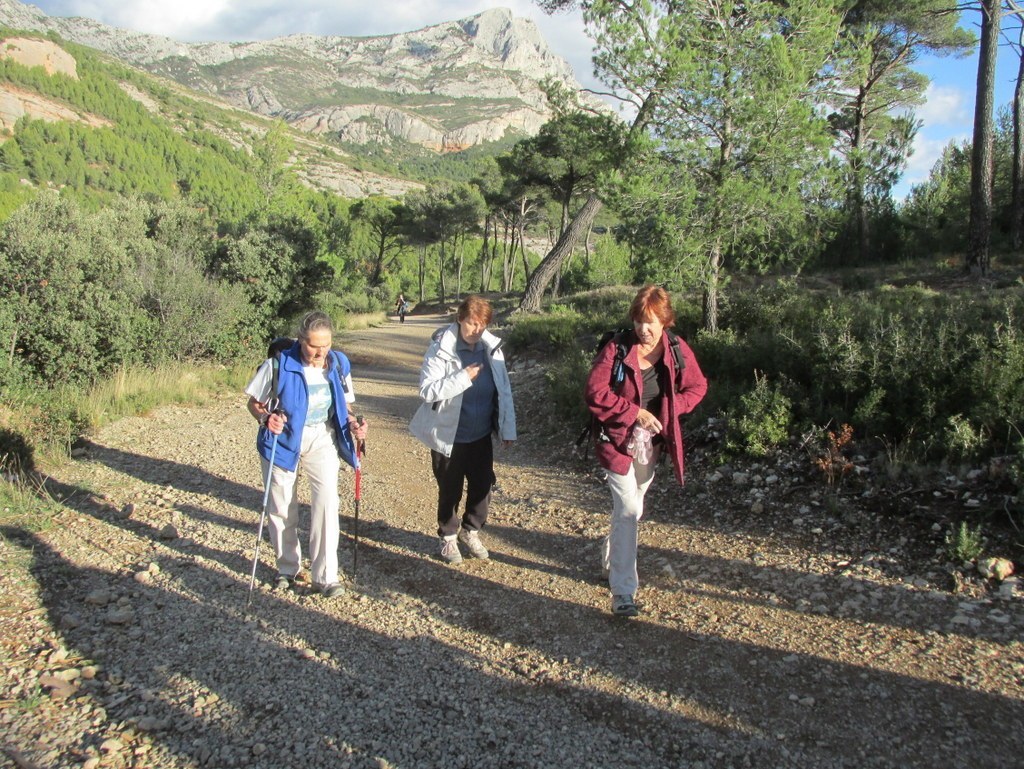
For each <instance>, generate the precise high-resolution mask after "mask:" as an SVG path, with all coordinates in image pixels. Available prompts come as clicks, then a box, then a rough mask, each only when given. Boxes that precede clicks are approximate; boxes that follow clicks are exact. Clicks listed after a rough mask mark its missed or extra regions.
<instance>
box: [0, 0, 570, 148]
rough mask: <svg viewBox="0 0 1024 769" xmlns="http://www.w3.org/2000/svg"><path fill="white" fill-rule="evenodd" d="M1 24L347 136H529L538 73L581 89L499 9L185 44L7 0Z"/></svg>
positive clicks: (456, 142) (418, 140)
mask: <svg viewBox="0 0 1024 769" xmlns="http://www.w3.org/2000/svg"><path fill="white" fill-rule="evenodd" d="M0 22H2V23H5V24H7V25H9V26H12V27H15V28H21V29H34V30H41V31H53V32H56V33H57V34H59V35H60V36H61V37H64V38H66V39H68V40H72V41H75V42H78V43H81V44H83V45H88V46H90V47H93V48H97V49H99V50H102V51H105V52H107V53H110V54H112V55H114V56H116V57H118V58H120V59H122V60H124V61H126V62H128V63H131V64H134V65H136V66H139V67H142V68H145V69H147V70H149V71H151V72H154V73H156V74H160V75H163V76H166V77H170V78H172V79H174V80H177V81H178V82H180V83H182V84H183V85H186V86H187V87H189V88H190V89H194V90H198V91H200V92H205V93H207V94H210V95H214V96H217V97H218V98H219V99H222V100H225V101H227V102H228V103H230V104H233V105H235V106H238V107H242V108H245V109H248V110H253V111H255V112H258V113H260V114H262V115H266V116H270V117H280V118H282V119H284V120H286V121H288V122H289V123H291V124H293V125H295V126H296V127H299V128H302V129H304V130H308V131H312V132H315V133H318V134H321V135H326V137H330V138H337V139H338V140H340V141H344V142H351V143H366V142H385V141H391V140H402V141H407V142H412V143H414V144H419V145H422V146H424V147H427V148H430V149H433V150H437V151H450V150H456V149H463V148H465V147H469V146H472V145H475V144H479V143H481V142H486V141H494V140H499V139H502V138H505V137H509V136H519V135H531V134H533V133H535V132H536V131H537V129H538V128H539V127H540V126H541V125H543V123H544V122H545V121H546V120H547V119H548V117H549V114H550V113H549V111H548V108H547V105H546V102H545V98H544V94H543V91H542V89H541V85H540V84H541V82H542V81H543V80H545V79H553V80H557V81H560V82H562V83H565V84H566V85H568V86H569V87H572V88H578V87H579V85H578V83H577V82H576V80H575V78H574V76H573V73H572V70H571V68H570V67H569V65H568V64H567V63H566V62H565V60H564V59H562V58H560V57H558V56H556V55H555V54H554V53H553V52H552V51H551V50H550V48H548V46H547V43H546V42H545V41H544V39H543V37H542V36H541V34H540V32H539V30H538V29H537V27H536V25H535V24H534V23H533V22H532V21H529V20H525V19H519V18H515V17H514V16H513V15H512V13H511V12H510V11H508V10H507V9H493V10H489V11H485V12H483V13H481V14H478V15H476V16H473V17H470V18H467V19H462V20H459V21H452V22H447V23H444V24H437V25H434V26H431V27H427V28H425V29H420V30H416V31H414V32H405V33H400V34H394V35H381V36H377V37H359V38H356V37H339V36H321V35H312V34H299V35H290V36H287V37H281V38H275V39H272V40H266V41H256V42H215V43H181V42H177V41H174V40H171V39H170V38H166V37H160V36H157V35H148V34H142V33H138V32H131V31H128V30H123V29H115V28H113V27H109V26H106V25H104V24H100V23H99V22H96V21H93V20H90V19H83V18H58V17H50V16H47V15H46V14H44V13H43V12H42V11H40V10H39V9H37V8H35V7H34V6H30V5H25V4H22V3H19V2H17V0H0Z"/></svg>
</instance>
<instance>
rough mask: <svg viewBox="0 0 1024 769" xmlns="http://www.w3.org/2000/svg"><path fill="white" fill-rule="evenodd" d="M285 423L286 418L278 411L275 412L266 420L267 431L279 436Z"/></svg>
mask: <svg viewBox="0 0 1024 769" xmlns="http://www.w3.org/2000/svg"><path fill="white" fill-rule="evenodd" d="M287 421H288V417H286V416H285V415H284V414H282V413H281V412H279V411H275V412H274V413H273V414H271V415H270V416H269V417H268V418H267V429H268V430H270V432H272V433H273V434H274V435H280V434H281V432H282V431H283V430H284V425H285V422H287Z"/></svg>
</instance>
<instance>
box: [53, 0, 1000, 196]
mask: <svg viewBox="0 0 1024 769" xmlns="http://www.w3.org/2000/svg"><path fill="white" fill-rule="evenodd" d="M33 5H35V6H37V7H38V8H40V9H41V10H42V11H44V12H45V13H47V14H50V15H51V16H85V17H88V18H92V19H96V20H98V21H101V22H103V23H105V24H110V25H112V26H116V27H124V28H127V29H133V30H137V31H140V32H150V33H154V34H162V35H166V36H168V37H172V38H174V39H176V40H183V41H187V42H197V41H203V40H224V41H231V42H237V41H246V40H261V39H266V38H271V37H277V36H280V35H287V34H291V33H294V32H308V33H311V34H317V35H343V36H349V35H376V34H389V33H393V32H405V31H409V30H412V29H418V28H420V27H425V26H428V25H430V24H437V23H440V22H444V21H451V20H454V19H461V18H465V17H467V16H472V15H473V14H476V13H480V12H481V11H484V10H487V9H488V8H494V7H505V8H510V9H511V10H512V12H513V13H514V14H515V15H516V16H520V17H524V18H530V19H533V20H534V21H535V22H536V23H537V26H538V27H539V28H540V30H541V32H542V34H543V35H544V37H545V39H546V40H547V41H548V44H549V45H550V46H551V48H552V49H553V50H554V51H555V52H556V53H558V54H559V55H561V56H562V57H563V58H565V59H567V60H568V61H569V63H570V64H571V65H572V67H573V70H574V71H575V72H576V77H577V79H578V80H580V82H582V83H583V84H584V85H590V86H595V87H596V85H597V84H596V83H594V81H593V79H592V77H591V75H590V71H591V69H590V41H589V40H588V39H587V37H586V36H585V35H584V32H583V22H582V20H581V19H580V16H579V14H578V13H571V14H558V15H555V16H548V15H546V14H545V13H543V12H542V11H541V10H540V9H539V8H538V7H537V6H536V5H535V4H534V3H533V2H531V0H498V1H497V2H493V1H491V2H488V1H487V0H483V1H478V0H386V1H385V2H379V3H367V2H365V0H287V2H285V0H174V1H173V2H168V1H167V0H129V1H128V2H126V0H36V2H35V3H33ZM977 17H978V13H977V12H969V13H965V14H964V16H963V18H962V23H963V25H964V26H967V27H971V28H976V25H977V24H978V18H977ZM1003 26H1004V28H1005V29H1004V32H1007V31H1008V32H1010V33H1011V35H1013V36H1014V37H1015V36H1016V26H1017V24H1016V21H1009V20H1007V21H1005V22H1004V25H1003ZM1016 58H1017V56H1016V54H1015V53H1014V51H1013V50H1012V49H1011V48H1010V47H1009V46H1008V45H1006V44H1005V42H1004V45H1003V46H1002V49H1001V54H1000V62H999V66H998V69H997V73H996V77H997V81H998V83H997V91H996V105H997V106H1001V105H1004V104H1007V103H1009V102H1010V101H1011V100H1012V98H1013V80H1014V78H1015V77H1016V73H1017V61H1016ZM916 68H917V69H918V70H919V71H921V72H923V73H924V74H926V75H928V76H929V77H930V78H931V79H932V85H931V86H930V87H929V89H928V94H927V103H926V104H925V105H924V106H922V107H920V108H918V110H917V115H918V118H919V119H921V120H922V122H923V127H922V129H921V131H920V133H919V135H918V138H917V141H916V143H915V147H914V154H913V155H912V156H911V158H910V161H909V163H908V166H907V170H906V172H905V173H904V175H903V178H902V179H901V181H900V183H899V185H898V186H897V188H896V190H894V192H895V194H896V197H897V198H902V197H903V196H904V195H905V194H906V193H907V192H908V191H909V189H910V186H911V185H912V184H914V183H918V182H921V181H923V180H925V179H926V178H927V177H928V172H929V171H930V170H931V168H932V166H933V165H934V163H935V161H936V160H937V159H938V158H939V156H940V155H941V153H942V148H943V147H945V146H946V144H948V143H949V142H950V141H951V140H963V139H969V138H970V136H971V130H972V128H971V126H972V123H973V116H974V92H975V77H976V74H977V54H976V53H975V54H972V55H971V56H969V57H967V58H963V59H950V58H945V59H940V58H924V59H922V60H921V61H919V62H918V64H917V67H916Z"/></svg>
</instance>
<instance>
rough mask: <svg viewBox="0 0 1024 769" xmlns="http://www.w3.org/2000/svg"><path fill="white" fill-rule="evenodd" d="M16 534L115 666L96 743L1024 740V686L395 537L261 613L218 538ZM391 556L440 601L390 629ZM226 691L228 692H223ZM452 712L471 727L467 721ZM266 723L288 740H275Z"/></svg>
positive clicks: (478, 746)
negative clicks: (784, 642) (989, 690)
mask: <svg viewBox="0 0 1024 769" xmlns="http://www.w3.org/2000/svg"><path fill="white" fill-rule="evenodd" d="M0 534H2V535H3V536H5V537H8V538H11V539H13V540H15V541H17V542H18V543H19V544H20V546H21V547H23V548H24V549H25V550H26V551H29V552H31V553H32V557H33V559H34V560H33V566H32V573H33V575H34V577H35V579H36V580H37V581H38V582H39V583H40V585H41V588H42V594H43V595H44V596H46V600H47V609H48V611H49V612H50V616H51V619H52V620H53V622H54V624H55V626H57V627H60V626H63V627H65V628H67V629H66V631H65V633H66V637H67V638H68V641H69V643H70V644H71V645H72V646H73V647H75V648H76V649H77V650H78V652H79V653H80V654H81V655H82V656H83V657H87V658H91V659H93V660H95V661H96V662H98V663H99V664H100V665H102V666H103V667H104V668H105V669H106V671H107V675H106V677H105V678H103V682H102V683H101V684H100V685H99V686H98V687H97V688H96V691H95V692H94V694H93V695H89V694H86V693H80V695H79V696H95V697H96V698H97V699H96V704H98V705H102V706H103V707H105V708H106V711H107V724H106V725H104V726H102V727H100V728H97V729H95V730H93V731H90V732H87V733H86V734H85V735H83V736H82V738H81V740H82V742H81V743H80V744H79V747H80V748H81V747H82V746H84V745H87V744H93V745H96V744H98V742H100V741H102V740H103V739H105V738H106V737H107V736H110V735H109V734H107V733H106V732H105V731H103V730H104V729H109V728H110V727H111V724H112V723H113V722H120V723H121V724H123V728H124V729H125V730H126V731H127V732H134V731H140V727H139V725H140V723H145V726H146V728H147V730H148V731H147V734H148V735H149V737H148V738H149V739H152V740H153V741H154V742H155V743H157V744H158V745H159V746H160V748H162V749H163V750H165V751H167V752H168V753H170V754H174V755H177V756H179V757H180V758H181V759H183V762H187V761H198V762H199V763H202V764H205V765H216V766H237V765H259V766H264V767H278V766H281V767H291V766H296V765H299V764H301V765H310V766H368V765H370V764H368V763H367V759H368V758H371V757H379V758H382V759H384V760H387V761H389V762H390V763H391V764H392V765H395V766H414V765H415V766H424V767H428V766H429V767H436V766H442V765H445V766H447V765H454V766H468V765H470V763H471V764H472V765H474V766H502V767H505V766H548V765H552V764H559V765H564V763H563V762H564V761H565V760H566V758H568V757H575V758H578V760H579V762H578V763H577V764H575V765H579V766H588V767H591V766H592V767H603V766H609V767H611V766H620V765H622V762H623V760H626V759H628V761H629V762H632V763H634V764H635V765H641V766H650V767H661V766H682V765H684V764H686V765H689V764H693V763H695V762H696V761H705V762H707V765H708V766H729V765H733V764H745V765H750V766H782V765H786V766H798V767H808V768H810V767H872V766H879V767H881V766H885V767H889V766H922V767H923V766H964V767H967V766H977V765H981V764H991V765H999V764H1003V765H1007V766H1009V765H1014V764H1015V761H1016V760H1017V759H1018V758H1019V756H1020V754H1021V751H1022V750H1024V730H1022V729H1021V726H1022V718H1024V705H1022V703H1021V701H1020V700H1018V699H1014V698H1011V697H1009V696H1000V695H995V694H986V693H982V692H977V691H971V690H968V689H965V688H963V687H958V686H953V685H946V684H941V683H936V682H933V681H925V680H920V679H916V678H912V677H908V676H903V675H897V674H892V673H889V672H886V671H884V670H879V669H876V668H871V667H868V666H867V665H861V664H845V663H842V662H837V661H834V660H824V659H821V658H818V657H814V656H808V655H802V654H795V653H787V652H785V651H781V650H776V649H771V648H768V647H766V646H761V645H758V644H755V643H740V642H736V641H731V640H724V639H722V638H719V637H716V636H715V635H714V634H713V633H694V632H682V631H680V630H677V629H672V628H668V627H664V626H659V625H655V624H652V623H648V622H644V621H642V620H640V621H633V622H627V621H622V620H618V619H616V618H613V617H610V616H609V615H608V614H607V613H605V612H604V611H599V610H597V609H594V608H591V607H588V606H582V605H579V604H574V603H571V602H568V601H564V600H560V599H558V598H554V597H550V596H545V595H538V594H536V593H530V592H527V591H525V590H519V589H515V588H510V587H508V586H506V585H505V584H503V583H502V582H500V581H493V580H491V579H488V578H487V569H488V568H491V565H490V564H486V563H478V564H476V566H477V567H479V568H473V569H465V568H464V569H453V568H451V567H448V566H446V565H443V564H441V563H439V562H436V561H432V560H429V559H424V558H412V559H410V557H409V556H405V555H401V554H396V553H394V552H392V551H390V550H384V549H379V548H378V549H374V550H373V551H372V558H371V557H367V558H366V559H365V560H364V561H363V563H365V564H366V566H364V571H363V576H362V578H361V581H362V584H364V585H367V586H373V591H371V592H368V593H367V594H366V598H365V599H364V600H365V601H370V602H378V603H379V604H380V605H376V606H369V605H366V604H363V603H360V602H358V601H353V600H352V597H346V598H344V599H342V601H343V602H333V603H328V602H324V601H323V600H322V599H320V598H319V597H293V596H289V597H288V598H287V599H286V598H282V597H279V596H277V595H275V594H272V593H267V592H265V591H262V590H261V591H260V593H259V595H257V596H256V599H255V601H254V617H253V618H249V619H247V618H246V616H245V613H244V604H245V592H246V586H247V581H248V580H247V579H245V577H244V572H243V573H242V574H239V573H237V572H236V573H235V574H233V575H224V574H219V573H214V572H212V571H211V570H210V569H209V568H208V567H206V566H203V565H202V563H201V562H199V561H198V560H196V555H198V554H199V553H191V552H190V553H188V554H186V553H175V552H171V551H166V550H164V549H162V548H157V549H155V550H152V549H150V550H146V552H145V557H146V558H147V559H155V560H156V561H157V562H159V563H160V565H161V576H160V580H161V581H162V583H161V582H158V583H157V584H153V585H142V584H140V583H138V582H136V581H135V580H134V579H133V578H132V574H131V569H126V570H124V571H122V572H119V573H114V574H110V573H106V572H103V571H99V570H94V569H90V568H83V567H80V566H77V565H75V564H72V563H70V562H69V561H67V560H65V559H64V558H63V557H61V556H60V555H59V554H57V553H54V552H53V551H52V550H50V549H49V547H48V545H47V544H46V542H45V540H44V539H43V538H41V537H37V536H35V535H33V534H30V533H26V532H24V531H19V530H11V529H6V530H0ZM568 544H571V543H567V545H568ZM200 553H201V554H203V555H204V556H206V557H209V556H211V555H213V554H212V553H206V552H205V551H204V550H203V549H202V548H200ZM410 560H411V561H412V562H411V563H410ZM494 566H495V567H498V565H497V564H495V565H494ZM389 575H395V576H396V577H397V584H396V585H395V586H394V587H395V589H397V590H398V592H399V594H401V593H406V594H408V595H409V596H412V597H414V598H415V599H417V600H418V601H419V602H421V603H422V605H425V606H426V607H428V609H429V612H430V615H429V617H421V619H420V620H418V621H415V620H413V619H411V618H410V609H409V607H408V606H406V607H405V609H404V611H405V613H404V614H403V613H402V612H401V611H395V612H394V613H393V614H391V615H390V616H391V617H392V620H391V621H392V622H393V623H395V624H394V625H393V628H392V631H391V633H392V634H391V635H381V634H380V633H378V632H374V631H371V630H368V629H366V628H364V627H361V626H360V624H359V623H360V613H361V612H364V611H374V612H376V613H377V616H386V615H387V614H388V611H389V607H392V608H401V607H396V604H397V603H399V602H402V601H406V600H407V599H403V598H402V597H401V596H400V595H398V596H394V597H390V598H389V597H388V596H389V595H393V594H391V593H390V591H389V590H388V589H387V583H388V582H389V581H390V579H389ZM168 582H170V583H172V584H167V583H168ZM97 587H104V588H106V589H108V590H110V591H111V592H112V600H111V603H110V606H116V607H119V608H122V609H129V610H130V612H131V616H132V619H130V620H129V621H121V622H119V623H112V622H111V621H110V614H109V612H110V608H109V607H97V606H93V605H90V604H89V603H87V602H86V600H85V598H86V595H87V594H88V593H89V591H90V590H94V589H96V588H97ZM186 596H187V597H186ZM325 612H330V613H325ZM71 616H75V617H76V619H75V620H74V621H69V617H71ZM76 625H77V626H76ZM449 626H456V627H460V628H463V629H464V630H468V631H472V632H474V633H479V634H481V635H480V636H478V637H479V638H481V641H480V645H479V648H477V645H476V644H474V647H473V648H466V647H464V646H462V645H454V644H452V643H450V642H448V641H447V640H446V639H448V638H450V637H451V633H449V632H448V631H447V630H446V628H447V627H449ZM306 648H308V649H313V650H315V652H314V653H307V654H306V655H303V654H302V653H301V651H300V650H301V649H306ZM110 674H114V676H115V678H113V679H111V677H110ZM118 679H121V682H120V683H117V680H118ZM598 680H599V681H602V682H604V684H603V686H602V687H600V688H599V687H597V686H595V681H598ZM609 687H610V689H611V691H612V692H613V693H609ZM637 687H640V688H639V689H638V688H637ZM84 691H85V690H84V689H83V690H80V692H84ZM644 691H646V694H644ZM211 693H212V694H216V695H217V696H218V697H219V698H220V700H221V703H222V704H221V705H219V706H217V707H209V706H208V703H209V700H210V697H209V695H210V694H211ZM808 696H812V697H813V700H814V701H813V704H812V705H807V704H800V702H799V700H800V699H804V698H806V697H808ZM200 697H203V698H205V701H206V702H207V705H205V706H204V705H201V704H200V702H201V700H200V699H199V698H200ZM651 698H653V701H652V699H651ZM794 698H796V699H794ZM482 714H486V717H484V716H482ZM554 714H558V715H557V716H555V715H554ZM141 719H148V721H146V722H142V721H141ZM438 723H448V724H454V723H459V724H461V725H462V726H464V727H467V728H463V729H461V730H460V731H459V733H458V736H457V738H449V736H448V732H447V730H446V729H440V730H439V729H438V728H437V725H438ZM837 725H838V726H837ZM257 743H259V744H260V745H262V746H263V748H266V749H267V750H268V751H270V752H264V753H260V757H259V759H258V760H257V759H254V758H253V756H254V755H255V754H254V747H255V746H256V744H257ZM297 746H303V748H302V749H301V750H300V749H299V748H298V747H297ZM255 750H256V751H257V752H259V751H261V750H262V749H261V748H255ZM296 750H300V752H299V753H296V752H295V751H296ZM587 750H590V751H591V753H589V754H586V751H587ZM302 751H304V753H303V752H302ZM356 759H359V760H356ZM453 761H455V763H452V762H453Z"/></svg>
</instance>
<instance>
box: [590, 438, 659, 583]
mask: <svg viewBox="0 0 1024 769" xmlns="http://www.w3.org/2000/svg"><path fill="white" fill-rule="evenodd" d="M657 459H658V455H657V452H655V455H654V457H652V458H651V461H650V462H649V463H647V464H646V465H641V464H637V463H636V462H634V463H633V465H632V467H630V468H629V472H627V473H626V474H625V475H619V474H618V473H613V472H610V471H609V473H608V488H609V489H611V492H612V525H611V530H610V532H609V534H608V536H607V537H605V538H604V542H603V543H602V546H601V565H602V566H603V567H604V568H605V569H606V570H607V571H608V587H609V589H610V590H611V593H612V595H633V594H634V593H636V590H637V587H639V585H640V579H639V577H638V576H637V573H636V546H637V538H638V534H639V531H640V519H641V518H642V517H643V514H644V494H646V493H647V488H648V487H649V486H650V485H651V481H652V480H654V466H655V464H656V462H657Z"/></svg>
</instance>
